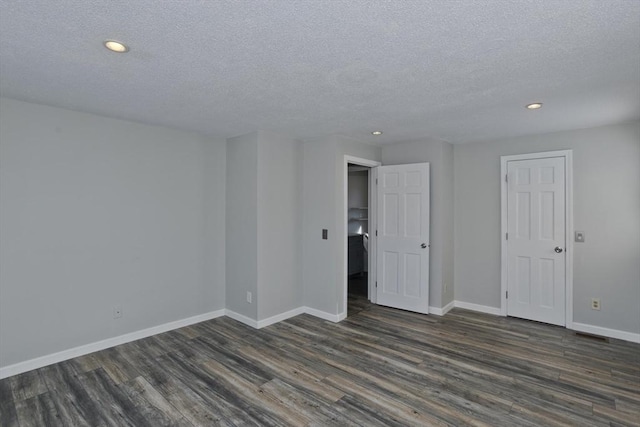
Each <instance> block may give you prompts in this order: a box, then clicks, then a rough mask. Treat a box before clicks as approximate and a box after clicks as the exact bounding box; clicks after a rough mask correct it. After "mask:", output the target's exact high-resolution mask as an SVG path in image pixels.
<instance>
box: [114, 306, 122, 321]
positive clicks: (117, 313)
mask: <svg viewBox="0 0 640 427" xmlns="http://www.w3.org/2000/svg"><path fill="white" fill-rule="evenodd" d="M121 317H122V307H120V306H119V305H116V306H114V307H113V318H114V319H119V318H121Z"/></svg>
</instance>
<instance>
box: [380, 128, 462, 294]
mask: <svg viewBox="0 0 640 427" xmlns="http://www.w3.org/2000/svg"><path fill="white" fill-rule="evenodd" d="M409 163H429V164H430V170H431V177H430V186H431V188H430V192H431V212H430V221H429V228H430V235H431V242H430V243H431V248H430V252H429V254H430V259H429V304H430V305H431V306H433V307H442V306H444V305H446V304H448V303H449V302H451V301H453V188H452V183H453V148H452V146H451V144H448V143H446V142H442V141H410V142H403V143H398V144H393V145H386V146H384V147H383V148H382V164H383V165H400V164H409ZM445 285H446V286H445ZM445 287H446V291H445V289H444V288H445Z"/></svg>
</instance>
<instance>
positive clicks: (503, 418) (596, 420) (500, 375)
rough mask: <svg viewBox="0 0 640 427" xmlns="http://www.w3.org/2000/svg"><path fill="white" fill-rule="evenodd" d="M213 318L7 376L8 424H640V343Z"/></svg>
mask: <svg viewBox="0 0 640 427" xmlns="http://www.w3.org/2000/svg"><path fill="white" fill-rule="evenodd" d="M350 305H351V307H350V308H351V312H350V316H349V317H348V318H347V319H346V320H344V321H342V322H340V323H337V324H334V323H331V322H327V321H323V320H320V319H318V318H315V317H312V316H309V315H300V316H297V317H295V318H292V319H289V320H287V321H284V322H281V323H278V324H276V325H272V326H269V327H267V328H264V329H261V330H255V329H252V328H250V327H247V326H245V325H243V324H241V323H239V322H236V321H234V320H232V319H230V318H228V317H222V318H218V319H215V320H211V321H207V322H203V323H200V324H197V325H193V326H189V327H186V328H182V329H179V330H176V331H172V332H168V333H164V334H161V335H157V336H153V337H150V338H146V339H143V340H139V341H136V342H132V343H128V344H124V345H121V346H118V347H115V348H111V349H108V350H104V351H100V352H97V353H93V354H90V355H87V356H83V357H79V358H76V359H73V360H69V361H65V362H62V363H58V364H56V365H52V366H48V367H45V368H42V369H38V370H35V371H31V372H28V373H25V374H21V375H17V376H14V377H11V378H7V379H5V380H2V381H0V425H2V426H6V427H9V426H21V427H27V426H154V427H157V426H169V425H175V426H209V425H242V426H265V425H292V426H304V425H315V426H330V425H339V426H355V425H358V426H408V425H416V426H417V425H419V426H428V425H438V426H440V425H487V426H547V425H549V426H552V425H563V426H567V425H570V426H592V425H594V426H622V425H640V345H636V344H631V343H627V342H622V341H617V340H611V341H610V342H601V341H598V340H593V339H589V338H584V337H579V336H576V335H575V334H573V333H572V332H571V331H568V330H566V329H564V328H559V327H554V326H548V325H542V324H539V323H534V322H528V321H524V320H518V319H513V318H501V317H495V316H490V315H485V314H479V313H474V312H470V311H465V310H461V309H454V310H453V311H451V312H450V313H449V314H447V315H446V316H444V317H437V316H433V315H430V316H424V315H418V314H413V313H408V312H404V311H401V310H394V309H389V308H385V307H380V306H373V305H371V304H369V303H368V302H367V301H366V299H363V298H362V297H354V298H351V300H350Z"/></svg>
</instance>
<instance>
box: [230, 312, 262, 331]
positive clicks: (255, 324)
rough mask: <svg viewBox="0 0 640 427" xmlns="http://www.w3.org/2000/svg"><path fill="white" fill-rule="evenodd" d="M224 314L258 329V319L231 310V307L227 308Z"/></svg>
mask: <svg viewBox="0 0 640 427" xmlns="http://www.w3.org/2000/svg"><path fill="white" fill-rule="evenodd" d="M224 314H225V315H227V316H229V317H230V318H232V319H233V320H237V321H238V322H240V323H244V324H245V325H247V326H251V327H252V328H256V329H258V321H257V320H254V319H252V318H250V317H247V316H245V315H244V314H240V313H236V312H235V311H231V310H229V309H226V310H225V311H224Z"/></svg>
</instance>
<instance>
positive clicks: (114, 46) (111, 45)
mask: <svg viewBox="0 0 640 427" xmlns="http://www.w3.org/2000/svg"><path fill="white" fill-rule="evenodd" d="M104 47H106V48H107V49H109V50H110V51H112V52H117V53H125V52H128V51H129V48H128V47H127V45H125V44H124V43H120V42H118V41H115V40H105V41H104Z"/></svg>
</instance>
